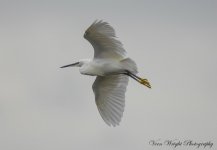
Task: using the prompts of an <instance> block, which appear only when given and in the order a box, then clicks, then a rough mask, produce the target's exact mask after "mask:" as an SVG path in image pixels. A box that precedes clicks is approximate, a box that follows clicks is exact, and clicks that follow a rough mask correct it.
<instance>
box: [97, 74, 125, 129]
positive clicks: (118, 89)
mask: <svg viewBox="0 0 217 150" xmlns="http://www.w3.org/2000/svg"><path fill="white" fill-rule="evenodd" d="M127 84H128V76H125V75H110V76H104V77H103V76H97V77H96V80H95V82H94V84H93V92H94V94H95V100H96V105H97V108H98V110H99V113H100V115H101V116H102V118H103V120H104V121H105V122H106V124H108V125H109V126H110V125H113V126H116V125H118V124H119V122H120V121H121V118H122V116H123V112H124V106H125V92H126V87H127Z"/></svg>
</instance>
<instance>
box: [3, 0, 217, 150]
mask: <svg viewBox="0 0 217 150" xmlns="http://www.w3.org/2000/svg"><path fill="white" fill-rule="evenodd" d="M95 19H103V20H105V21H108V22H109V23H110V24H111V25H112V26H113V27H114V28H115V30H116V33H117V36H118V37H119V39H120V41H122V43H123V44H124V48H125V49H126V50H127V52H128V56H129V57H131V58H132V59H134V60H135V61H136V62H137V64H138V68H139V75H140V76H143V77H146V78H148V79H149V80H150V82H151V85H152V87H153V88H152V89H151V90H150V89H147V88H145V87H144V86H141V85H140V84H138V83H136V82H134V81H133V80H130V83H129V86H128V90H127V93H126V108H125V112H124V117H123V119H122V122H121V124H120V126H118V127H115V128H113V127H108V126H107V125H106V124H105V123H104V122H103V120H102V119H101V117H100V115H99V113H98V110H97V108H96V106H95V101H94V95H93V92H92V88H91V87H92V83H93V81H94V79H95V78H94V77H89V76H82V75H80V73H79V71H78V69H64V70H63V69H60V68H59V67H60V66H62V65H66V64H69V63H73V62H75V61H77V60H78V59H81V58H91V57H92V56H93V49H92V46H91V45H90V44H89V43H88V42H87V41H86V40H85V39H83V33H84V31H85V29H86V28H87V27H88V26H89V25H90V24H91V23H92V22H93V21H94V20H95ZM0 20H1V23H0V68H1V74H0V91H1V93H0V133H1V134H0V149H1V150H30V149H31V150H59V149H64V150H72V149H76V150H83V149H95V150H111V149H114V150H115V149H118V150H120V149H124V150H132V149H138V150H141V149H149V150H152V149H153V150H155V149H156V147H155V146H151V145H149V141H150V140H153V139H162V140H167V139H169V140H173V139H179V140H188V139H191V140H193V141H196V142H207V141H211V142H213V143H214V147H216V144H217V134H216V131H217V119H216V114H217V109H216V106H217V95H216V92H217V78H216V77H217V69H216V65H217V44H216V43H217V2H216V1H215V0H176V1H174V0H164V1H161V0H149V1H133V2H132V1H127V0H123V1H112V0H110V1H107V2H105V1H101V0H98V1H97V0H93V1H88V2H87V1H81V0H79V1H73V0H70V1H69V0H61V1H57V0H55V1H51V0H50V1H49V0H43V1H42V0H37V1H36V0H35V1H34V0H33V1H27V0H25V1H24V0H20V1H15V0H8V1H6V0H5V1H4V0H1V1H0ZM214 147H213V148H214ZM170 148H171V147H165V146H164V147H160V148H158V149H170ZM171 149H172V148H171ZM177 149H186V147H179V148H177ZM189 149H195V148H194V147H190V148H189Z"/></svg>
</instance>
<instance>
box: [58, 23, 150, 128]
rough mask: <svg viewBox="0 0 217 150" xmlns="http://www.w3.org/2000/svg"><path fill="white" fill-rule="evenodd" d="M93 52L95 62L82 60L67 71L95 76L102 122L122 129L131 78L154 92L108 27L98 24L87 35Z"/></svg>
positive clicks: (86, 37) (88, 30) (89, 29)
mask: <svg viewBox="0 0 217 150" xmlns="http://www.w3.org/2000/svg"><path fill="white" fill-rule="evenodd" d="M84 38H85V39H86V40H88V41H89V42H90V43H91V44H92V46H93V48H94V58H93V59H82V60H80V61H78V62H76V63H73V64H69V65H66V66H62V67H61V68H65V67H80V69H79V70H80V73H81V74H84V75H91V76H96V80H95V82H94V83H93V86H92V88H93V92H94V94H95V101H96V105H97V108H98V110H99V113H100V115H101V117H102V119H103V120H104V121H105V123H106V124H108V125H109V126H110V125H112V126H116V125H119V123H120V121H121V118H122V116H123V112H124V106H125V92H126V87H127V84H128V77H131V78H133V79H134V80H136V81H137V82H139V83H141V84H143V85H145V86H147V87H148V88H151V86H150V84H149V82H148V80H147V79H142V78H140V77H138V76H137V75H136V74H137V66H136V63H135V62H134V61H133V60H132V59H131V58H129V57H127V56H126V51H125V49H124V48H123V46H122V43H121V42H120V41H118V40H117V38H116V35H115V31H114V29H113V28H112V27H111V26H110V25H109V24H108V23H107V22H103V21H102V20H100V21H95V22H93V24H92V25H91V26H90V27H89V28H88V29H87V30H86V32H85V33H84Z"/></svg>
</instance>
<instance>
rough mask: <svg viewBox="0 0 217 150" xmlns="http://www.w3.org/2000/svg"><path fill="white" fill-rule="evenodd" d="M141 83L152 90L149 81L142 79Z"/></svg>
mask: <svg viewBox="0 0 217 150" xmlns="http://www.w3.org/2000/svg"><path fill="white" fill-rule="evenodd" d="M139 82H140V83H141V84H143V85H145V86H147V87H148V88H151V85H150V83H149V81H148V80H147V79H140V80H139Z"/></svg>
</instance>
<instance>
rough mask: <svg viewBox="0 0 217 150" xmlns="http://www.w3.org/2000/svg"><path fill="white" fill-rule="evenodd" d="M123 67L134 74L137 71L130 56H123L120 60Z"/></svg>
mask: <svg viewBox="0 0 217 150" xmlns="http://www.w3.org/2000/svg"><path fill="white" fill-rule="evenodd" d="M121 63H122V65H123V68H125V70H128V71H130V72H132V73H134V74H136V73H138V70H137V66H136V63H135V62H134V61H133V60H132V59H131V58H125V59H123V60H122V61H121Z"/></svg>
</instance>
